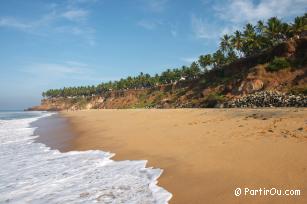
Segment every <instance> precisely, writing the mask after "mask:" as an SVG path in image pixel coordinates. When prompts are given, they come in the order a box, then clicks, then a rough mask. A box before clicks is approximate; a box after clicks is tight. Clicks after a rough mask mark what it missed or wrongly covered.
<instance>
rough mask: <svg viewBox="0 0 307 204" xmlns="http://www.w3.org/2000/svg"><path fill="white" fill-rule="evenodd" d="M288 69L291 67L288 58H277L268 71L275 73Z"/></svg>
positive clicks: (268, 67)
mask: <svg viewBox="0 0 307 204" xmlns="http://www.w3.org/2000/svg"><path fill="white" fill-rule="evenodd" d="M288 67H290V63H289V62H288V60H287V59H286V58H284V57H275V58H274V59H273V61H272V62H271V63H270V64H269V65H268V66H267V70H268V71H270V72H275V71H278V70H281V69H285V68H288Z"/></svg>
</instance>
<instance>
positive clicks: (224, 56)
mask: <svg viewBox="0 0 307 204" xmlns="http://www.w3.org/2000/svg"><path fill="white" fill-rule="evenodd" d="M306 32H307V14H304V15H303V16H298V17H296V18H295V19H294V22H293V23H290V24H289V23H285V22H282V21H281V20H280V19H278V18H276V17H272V18H270V19H268V20H267V22H266V23H264V22H263V21H258V22H257V24H256V25H252V24H250V23H248V24H246V26H245V27H244V29H243V30H242V31H238V30H237V31H235V32H234V33H233V34H231V35H228V34H226V35H224V36H223V37H222V38H221V39H220V46H219V49H218V50H217V51H216V52H215V53H213V54H207V55H201V56H200V57H199V59H198V61H197V62H193V63H192V64H191V65H190V66H182V67H180V68H175V69H167V70H166V71H164V72H162V73H161V74H160V75H158V74H156V75H154V76H151V75H149V74H144V73H142V72H141V73H140V74H139V75H138V76H135V77H131V76H129V77H127V78H125V79H120V80H118V81H113V82H112V81H110V82H107V83H101V84H99V85H97V86H80V87H69V88H63V89H50V90H48V91H46V92H43V97H48V98H50V97H78V96H94V95H102V94H104V93H106V92H108V91H112V90H125V89H143V88H151V87H154V86H158V85H161V84H170V83H175V82H178V81H180V80H187V81H190V80H194V79H197V78H198V77H199V76H200V75H202V74H206V73H207V72H208V71H209V70H214V69H219V68H221V67H222V66H225V65H227V64H229V63H232V62H234V61H235V60H237V59H238V58H242V57H248V56H252V55H255V54H257V53H259V52H262V51H264V50H266V49H268V48H271V47H272V46H275V45H277V44H279V43H281V42H284V41H286V40H289V39H291V38H299V37H301V36H302V35H306Z"/></svg>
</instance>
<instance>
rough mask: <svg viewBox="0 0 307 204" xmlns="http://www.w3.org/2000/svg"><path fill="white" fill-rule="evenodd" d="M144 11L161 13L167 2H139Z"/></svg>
mask: <svg viewBox="0 0 307 204" xmlns="http://www.w3.org/2000/svg"><path fill="white" fill-rule="evenodd" d="M141 2H142V3H143V4H144V5H145V9H146V10H149V11H152V12H162V11H164V10H165V8H166V6H167V3H168V2H169V0H141Z"/></svg>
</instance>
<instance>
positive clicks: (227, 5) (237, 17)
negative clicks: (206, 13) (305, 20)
mask: <svg viewBox="0 0 307 204" xmlns="http://www.w3.org/2000/svg"><path fill="white" fill-rule="evenodd" d="M306 5H307V0H260V1H259V2H258V3H256V2H254V1H252V0H227V1H223V2H219V3H217V4H215V6H214V9H215V11H216V12H217V13H216V14H217V16H218V17H220V18H221V19H223V20H225V21H230V22H233V23H245V22H256V21H258V20H260V19H267V18H270V17H272V16H277V17H280V18H286V17H292V16H295V15H299V14H302V13H304V12H306Z"/></svg>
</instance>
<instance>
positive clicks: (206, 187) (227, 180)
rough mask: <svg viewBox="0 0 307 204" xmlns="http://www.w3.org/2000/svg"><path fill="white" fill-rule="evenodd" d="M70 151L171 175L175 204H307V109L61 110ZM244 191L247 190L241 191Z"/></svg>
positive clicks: (168, 182)
mask: <svg viewBox="0 0 307 204" xmlns="http://www.w3.org/2000/svg"><path fill="white" fill-rule="evenodd" d="M61 114H62V115H63V116H64V117H67V118H68V120H69V122H70V124H71V127H72V129H73V131H74V133H75V134H76V135H77V136H76V137H74V138H72V139H71V140H70V143H71V144H70V145H68V146H69V148H67V149H66V151H69V150H90V149H100V150H103V151H110V152H113V153H115V154H116V156H115V157H114V159H115V160H148V166H153V167H155V168H162V169H163V170H164V172H163V174H162V176H161V177H160V178H159V185H160V186H162V187H164V188H165V189H167V190H168V191H169V192H171V193H172V194H173V198H172V200H171V203H176V204H178V203H179V204H186V203H193V204H194V203H247V202H248V203H307V156H306V155H307V129H306V123H307V109H306V108H302V109H295V108H282V109H172V110H171V109H169V110H167V109H165V110H159V109H149V110H145V109H136V110H87V111H76V112H62V113H61ZM236 188H242V190H244V189H243V188H249V189H259V188H262V189H264V188H265V189H271V188H276V189H281V190H287V189H290V190H291V189H299V190H300V192H301V195H300V196H259V194H258V195H257V196H252V195H246V196H244V195H241V196H239V197H236V196H235V195H234V190H235V189H236ZM242 193H243V192H242Z"/></svg>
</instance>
